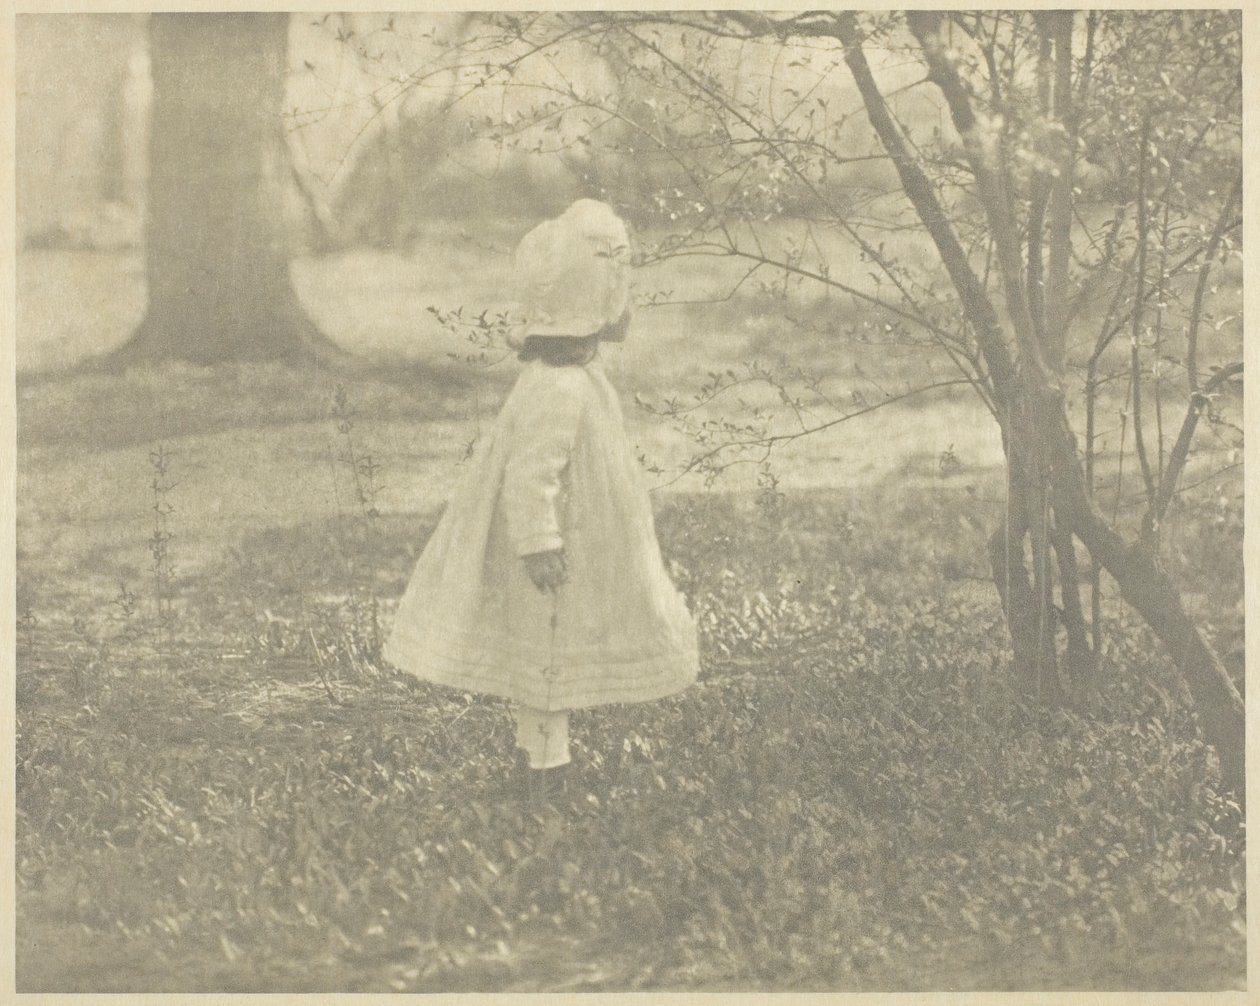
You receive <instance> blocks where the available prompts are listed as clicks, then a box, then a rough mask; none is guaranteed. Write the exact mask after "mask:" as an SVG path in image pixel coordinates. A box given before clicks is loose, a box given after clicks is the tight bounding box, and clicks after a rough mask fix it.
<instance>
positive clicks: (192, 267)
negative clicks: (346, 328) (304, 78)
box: [113, 13, 338, 365]
mask: <svg viewBox="0 0 1260 1006" xmlns="http://www.w3.org/2000/svg"><path fill="white" fill-rule="evenodd" d="M150 48H151V60H152V72H153V112H152V116H153V118H152V128H151V136H150V151H149V164H150V178H149V198H148V219H147V226H146V241H147V247H146V266H147V277H148V286H149V307H148V312H147V314H146V316H145V319H144V321H143V322H142V323H141V325H140V327H139V329H138V330H137V331H136V332H135V334H134V335H133V336H132V338H131V339H130V341H129V342H127V343H126V344H125V345H124V346H123V347H122V348H121V349H120V350H119V351H118V352H117V353H116V354H115V357H114V359H113V362H114V363H116V364H122V365H126V364H129V363H131V362H135V361H149V360H157V359H164V358H178V359H184V360H191V361H194V362H198V363H214V362H218V361H222V360H236V359H287V360H295V359H300V358H307V359H311V358H315V359H320V360H325V359H329V358H331V357H335V356H337V355H338V352H337V350H336V349H335V348H334V347H333V346H332V344H331V343H329V342H328V341H327V340H325V339H324V338H323V337H322V336H321V335H320V334H319V332H318V331H317V330H316V328H315V326H314V325H313V324H312V323H311V321H310V320H309V319H308V318H307V316H306V314H305V312H304V311H303V310H302V307H301V305H299V303H298V301H297V298H296V296H295V294H294V292H293V287H292V285H291V283H290V278H289V249H288V241H287V235H286V232H285V227H284V221H283V219H282V201H281V185H282V184H283V180H284V176H285V173H286V171H287V163H286V161H285V159H284V156H283V155H284V151H283V147H282V144H283V142H284V137H283V133H282V131H281V130H282V125H281V103H282V100H283V95H284V82H285V74H286V69H287V51H288V15H287V14H270V13H268V14H154V15H152V18H151V21H150Z"/></svg>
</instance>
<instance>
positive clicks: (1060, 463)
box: [836, 12, 1246, 801]
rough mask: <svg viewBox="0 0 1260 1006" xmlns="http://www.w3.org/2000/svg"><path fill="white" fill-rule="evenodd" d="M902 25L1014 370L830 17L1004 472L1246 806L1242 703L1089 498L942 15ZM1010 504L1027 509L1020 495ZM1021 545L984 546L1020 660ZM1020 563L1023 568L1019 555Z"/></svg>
mask: <svg viewBox="0 0 1260 1006" xmlns="http://www.w3.org/2000/svg"><path fill="white" fill-rule="evenodd" d="M907 20H908V22H909V25H910V28H911V31H912V32H913V33H914V34H915V35H916V37H917V38H918V39H919V41H920V42H921V44H922V47H923V53H924V57H925V59H926V60H927V63H928V67H929V71H930V74H929V75H930V79H932V80H933V81H934V82H935V83H937V84H938V86H940V88H941V90H942V93H943V94H944V95H945V98H946V100H947V102H948V103H949V107H950V112H951V115H952V117H953V119H954V124H955V127H956V128H957V129H958V132H959V134H960V135H961V136H962V137H963V139H964V143H965V144H967V152H968V156H969V158H972V159H974V163H973V167H974V168H975V174H976V180H977V190H978V191H977V195H978V198H979V199H980V201H981V202H982V203H983V204H984V207H985V211H986V214H987V215H988V220H989V226H990V230H991V232H992V233H993V238H994V242H995V245H996V247H997V249H998V258H999V265H1000V268H1001V270H1002V273H1003V280H1004V289H1005V292H1006V294H1007V304H1006V306H1007V310H1008V312H1009V314H1010V316H1011V328H1012V330H1013V334H1014V337H1015V343H1016V345H1017V346H1018V348H1019V351H1020V360H1019V363H1020V366H1019V367H1018V369H1017V368H1016V367H1015V366H1014V365H1013V362H1014V361H1013V360H1012V358H1011V353H1010V347H1009V343H1008V342H1007V333H1006V331H1005V330H1004V328H1003V326H1002V325H1001V323H1000V321H999V320H998V318H997V314H996V311H995V309H994V307H993V303H992V301H991V299H990V298H989V296H988V294H987V292H986V291H985V290H984V289H983V287H982V285H981V284H980V283H979V281H978V279H977V277H976V276H975V273H974V272H973V271H972V269H971V267H970V263H969V262H968V260H967V256H966V252H965V251H964V250H963V249H962V247H961V245H960V244H959V243H958V240H957V237H956V235H955V234H954V229H953V226H952V225H951V223H950V221H949V219H948V217H947V215H946V213H945V211H944V208H943V207H942V206H941V204H940V202H939V200H938V199H937V198H936V194H935V192H934V190H933V188H932V185H931V182H930V180H929V179H928V178H927V176H926V175H925V173H924V172H923V170H922V168H921V167H920V166H919V164H918V162H917V160H916V159H915V156H914V154H913V153H912V152H911V151H910V149H909V147H908V145H907V144H906V143H905V141H904V140H903V138H902V136H901V134H900V131H899V130H898V128H897V126H896V123H895V121H894V120H893V118H892V116H891V114H890V113H889V111H888V108H887V105H886V102H885V100H884V97H883V95H882V94H881V93H880V91H879V89H878V87H877V86H876V84H875V81H874V78H873V75H872V74H871V71H870V67H869V65H868V64H867V61H866V58H865V54H864V52H863V49H862V37H861V32H860V31H859V29H858V27H857V19H856V17H855V16H854V15H853V14H852V13H848V12H845V13H841V14H839V15H837V18H836V34H837V36H838V37H839V38H840V40H841V42H842V43H843V45H844V47H845V61H846V63H847V64H848V66H849V69H850V71H851V72H852V74H853V79H854V82H855V84H856V85H857V88H858V91H859V93H860V94H861V96H862V99H863V103H864V105H865V106H866V111H867V114H868V116H869V118H870V121H871V124H872V126H873V127H874V129H875V131H876V133H877V135H878V136H879V139H880V141H881V143H882V145H883V146H884V149H885V150H886V151H887V152H888V154H889V156H890V157H891V159H892V162H893V165H894V167H895V168H896V169H897V172H898V175H899V176H900V178H901V182H902V185H903V188H904V189H905V192H906V195H907V196H908V198H909V199H910V201H911V203H912V204H913V205H914V207H915V210H916V212H917V214H918V216H919V219H920V220H921V221H922V222H923V224H924V226H925V228H926V229H927V232H928V234H929V236H930V237H931V238H932V240H933V242H934V243H935V245H936V247H937V250H938V251H939V252H940V254H941V258H942V262H943V264H944V265H945V268H946V269H947V271H948V272H949V275H950V278H951V280H952V281H953V283H954V286H955V287H956V288H957V290H958V293H959V298H960V301H961V303H962V307H963V310H964V311H965V312H966V314H967V317H968V319H969V321H970V322H971V326H972V330H973V331H974V333H975V336H976V339H977V342H978V344H979V347H980V350H981V353H982V354H983V355H984V357H985V360H986V362H988V364H989V378H990V380H991V381H992V383H993V399H994V401H995V403H997V405H998V407H999V417H1000V421H1001V422H1002V432H1003V438H1004V442H1005V444H1006V448H1007V459H1008V462H1007V463H1008V467H1009V468H1010V471H1011V472H1012V473H1014V474H1012V476H1011V478H1012V483H1013V484H1014V485H1019V481H1018V474H1017V473H1019V472H1020V470H1021V469H1022V468H1023V463H1022V462H1021V457H1020V456H1021V455H1022V454H1023V452H1028V457H1029V458H1030V464H1031V466H1032V468H1033V470H1036V471H1039V472H1043V473H1044V477H1045V478H1046V479H1047V481H1048V484H1049V487H1050V489H1049V491H1050V498H1049V502H1050V504H1051V507H1052V509H1053V513H1054V516H1055V520H1056V523H1057V527H1058V528H1059V531H1060V533H1063V534H1068V535H1075V536H1076V537H1077V538H1079V539H1080V541H1081V542H1082V544H1084V545H1085V547H1086V548H1087V549H1088V550H1089V553H1090V556H1091V559H1092V560H1093V562H1094V563H1095V564H1096V565H1099V566H1101V567H1102V568H1104V569H1106V570H1107V572H1108V574H1109V575H1110V576H1111V577H1112V578H1113V579H1114V580H1115V581H1116V584H1117V585H1118V586H1119V588H1120V592H1121V595H1122V596H1123V597H1124V599H1125V600H1126V601H1127V602H1128V603H1129V604H1130V605H1131V606H1132V607H1133V608H1134V609H1135V610H1136V611H1137V612H1138V614H1139V615H1140V616H1141V617H1142V618H1143V619H1144V620H1145V621H1146V623H1147V624H1148V625H1149V626H1150V627H1151V629H1152V630H1153V631H1154V632H1155V634H1156V635H1157V636H1158V637H1159V639H1160V640H1161V642H1162V643H1163V644H1164V646H1165V648H1166V649H1167V651H1168V652H1169V654H1170V655H1171V656H1172V659H1173V660H1174V661H1175V662H1176V664H1177V666H1178V667H1179V669H1180V670H1181V672H1182V675H1183V676H1184V679H1185V681H1186V683H1187V685H1188V686H1189V689H1190V692H1191V694H1192V696H1193V699H1194V704H1195V709H1196V711H1197V713H1198V717H1199V723H1200V727H1201V729H1202V731H1203V735H1204V737H1205V739H1206V740H1207V741H1208V743H1210V744H1211V745H1212V746H1213V747H1214V748H1215V749H1216V752H1217V755H1218V757H1219V758H1220V762H1221V771H1222V778H1223V781H1224V782H1225V784H1226V785H1227V786H1229V787H1230V788H1231V789H1232V790H1233V792H1234V794H1235V795H1236V797H1237V798H1238V799H1239V800H1240V801H1242V800H1243V799H1245V795H1246V789H1245V785H1244V781H1245V780H1244V775H1245V738H1246V719H1245V709H1244V704H1243V699H1242V696H1241V694H1240V693H1239V690H1238V688H1237V686H1235V684H1234V682H1233V680H1232V679H1231V678H1230V676H1229V673H1228V672H1227V671H1226V669H1225V667H1224V666H1223V665H1222V663H1221V661H1220V659H1219V658H1218V657H1217V656H1216V654H1215V653H1214V652H1213V650H1212V648H1211V646H1209V645H1208V643H1207V641H1206V640H1205V639H1204V638H1203V635H1202V634H1201V633H1200V632H1199V630H1198V627H1197V626H1196V624H1195V623H1194V621H1193V619H1192V618H1191V617H1190V616H1189V614H1188V613H1187V612H1186V610H1185V606H1184V605H1183V603H1182V600H1181V596H1180V593H1179V591H1178V589H1177V585H1176V582H1175V581H1174V580H1173V578H1172V577H1171V576H1169V575H1168V573H1167V572H1166V571H1165V570H1164V569H1163V568H1162V567H1161V566H1160V564H1159V562H1158V558H1157V556H1155V555H1154V554H1153V553H1152V552H1151V551H1150V550H1148V549H1146V548H1144V547H1143V545H1142V543H1141V542H1140V541H1139V542H1130V541H1128V540H1126V539H1125V538H1124V536H1122V535H1121V534H1120V533H1119V532H1118V531H1117V530H1116V529H1115V528H1114V527H1113V526H1112V525H1111V524H1109V523H1108V522H1107V520H1106V518H1105V517H1104V516H1103V515H1102V513H1101V512H1100V511H1099V510H1098V508H1097V506H1096V505H1095V503H1094V500H1093V499H1092V498H1091V496H1090V493H1089V491H1088V489H1087V484H1086V479H1085V474H1084V471H1083V468H1082V464H1081V460H1080V458H1079V457H1078V454H1077V450H1076V437H1075V434H1074V433H1073V432H1072V428H1071V424H1070V422H1069V420H1068V415H1067V404H1066V396H1065V393H1064V389H1063V387H1062V385H1061V383H1060V382H1059V380H1058V375H1057V374H1056V372H1055V368H1053V367H1052V366H1048V365H1047V361H1046V359H1045V356H1044V354H1043V353H1042V351H1041V346H1040V345H1039V343H1038V342H1037V340H1036V338H1035V332H1034V331H1033V325H1032V323H1031V317H1030V315H1029V313H1028V307H1027V299H1026V297H1025V291H1024V290H1023V289H1022V288H1021V284H1020V276H1019V255H1018V248H1017V245H1016V242H1017V240H1018V228H1017V227H1016V226H1015V224H1014V221H1013V220H1012V219H1011V217H1010V213H1009V207H1008V205H1007V202H1006V192H1005V190H1004V187H1003V183H1002V180H1001V179H1000V178H999V177H997V176H996V175H995V174H994V171H993V170H992V168H991V167H990V166H989V165H988V164H987V162H986V161H985V159H984V158H985V154H984V151H983V149H982V145H981V144H980V143H979V142H978V139H976V138H975V137H973V136H972V132H973V129H974V126H975V117H974V113H973V112H972V109H971V106H970V97H969V95H968V93H967V90H966V88H965V87H964V86H963V85H962V83H961V81H960V80H959V78H958V75H957V70H956V68H955V67H954V66H953V65H952V64H951V62H950V59H949V57H948V55H947V53H946V51H945V48H944V45H943V43H942V41H941V39H940V37H939V30H940V27H941V24H942V21H941V15H940V13H939V12H910V13H909V14H908V15H907ZM969 138H970V139H969ZM1051 271H1052V272H1053V273H1057V275H1056V278H1055V286H1056V287H1058V286H1059V284H1060V282H1061V281H1062V279H1063V276H1062V271H1061V266H1060V264H1059V263H1058V262H1056V264H1055V266H1054V267H1052V270H1051ZM1016 499H1017V498H1016ZM1017 501H1018V502H1020V503H1023V504H1025V505H1026V504H1027V503H1028V500H1027V497H1025V498H1024V499H1023V500H1018V499H1017ZM1013 519H1014V520H1015V523H1016V525H1017V526H1018V524H1019V515H1018V514H1016V515H1013ZM1018 540H1019V539H1018V538H1017V537H1016V536H1015V535H1014V534H1013V533H1008V532H1007V530H1006V528H1005V527H1004V528H1003V529H1001V530H1000V531H999V532H998V534H997V535H995V536H994V539H993V541H992V542H991V543H990V544H991V558H992V559H993V565H994V572H995V579H997V580H998V581H999V584H998V586H999V591H1005V595H1004V597H1003V604H1004V607H1005V608H1006V610H1007V614H1008V624H1009V625H1010V628H1011V634H1012V638H1013V640H1014V644H1015V647H1016V650H1017V653H1018V652H1019V651H1020V650H1021V649H1022V650H1025V651H1026V650H1027V647H1028V632H1029V628H1028V625H1029V619H1028V616H1027V612H1028V611H1029V610H1035V609H1036V607H1037V605H1036V600H1035V592H1034V590H1033V588H1032V586H1031V585H1030V584H1029V583H1028V580H1027V574H1026V571H1025V574H1024V576H1023V577H1022V578H1021V577H1020V575H1019V567H1018V566H1017V565H1016V564H1015V561H1014V560H1015V555H1016V553H1015V542H1016V541H1018ZM1019 557H1020V565H1022V546H1021V549H1020V553H1019ZM1025 590H1026V591H1027V592H1026V593H1024V592H1025ZM1012 615H1013V616H1014V617H1011V616H1012Z"/></svg>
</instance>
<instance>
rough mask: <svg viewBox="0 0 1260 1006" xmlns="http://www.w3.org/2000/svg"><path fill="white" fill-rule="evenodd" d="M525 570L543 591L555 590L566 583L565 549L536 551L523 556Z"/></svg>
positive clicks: (535, 584)
mask: <svg viewBox="0 0 1260 1006" xmlns="http://www.w3.org/2000/svg"><path fill="white" fill-rule="evenodd" d="M522 559H523V561H524V563H525V572H526V573H527V574H528V575H529V578H530V579H531V580H532V581H533V582H534V586H535V587H537V588H538V589H539V590H542V591H549V592H554V591H555V590H556V589H557V588H558V587H559V586H560V584H562V583H564V581H565V579H566V578H567V574H566V571H565V568H564V550H563V549H559V548H558V549H556V550H554V551H552V552H534V553H533V554H532V555H527V556H523V557H522Z"/></svg>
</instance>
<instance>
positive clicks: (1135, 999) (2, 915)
mask: <svg viewBox="0 0 1260 1006" xmlns="http://www.w3.org/2000/svg"><path fill="white" fill-rule="evenodd" d="M580 6H581V5H575V4H557V3H551V2H545V0H544V2H527V0H526V2H522V0H506V2H498V3H484V2H476V0H474V2H471V3H463V4H459V3H433V4H398V3H373V2H370V0H367V2H365V0H305V2H302V3H299V4H292V3H289V4H285V3H258V2H249V0H236V2H234V3H217V4H216V3H206V2H193V0H185V2H183V3H169V2H157V0H155V2H152V3H142V2H134V0H104V2H101V3H86V2H84V0H40V2H32V0H0V128H2V129H3V135H4V137H5V140H6V141H7V142H5V143H4V144H3V146H0V149H7V150H8V151H10V154H7V155H4V156H3V157H0V165H2V168H3V172H2V174H0V191H2V192H3V199H2V201H0V274H2V275H3V276H4V279H5V286H4V293H3V295H2V296H0V387H3V395H2V396H0V427H2V428H3V437H2V439H0V533H2V537H0V572H2V574H3V575H2V577H0V655H2V657H3V662H2V663H0V691H2V692H3V699H2V700H0V702H2V704H0V712H2V715H0V740H2V741H3V745H2V746H3V757H4V766H3V768H2V769H0V845H2V846H3V851H2V854H0V1003H7V1002H11V1001H12V1002H21V1003H30V1004H32V1006H35V1004H44V1003H49V1004H53V1003H57V1004H60V1003H67V1004H69V1003H77V1002H106V1001H112V1002H117V1003H119V1004H120V1006H121V1004H123V1003H131V1002H134V1001H140V1002H142V1003H151V1002H162V1003H168V1002H169V1003H195V1004H199V1006H209V1004H213V1006H230V1004H237V1003H241V1004H244V1003H255V1002H260V1003H261V1002H265V1003H267V1004H268V1006H272V1004H275V1006H281V1004H287V1003H289V1002H294V1003H313V1002H319V1003H323V1002H335V1003H360V1002H362V1003H377V1002H380V1001H382V1000H393V999H397V1000H416V1001H422V1002H425V1003H429V1002H458V1003H495V1002H506V1003H521V1004H526V1003H539V1004H543V1003H552V1002H554V1001H556V1000H574V1001H578V1002H581V1003H583V1004H595V1003H604V1002H606V1001H610V1000H611V1001H615V1002H616V1003H618V1004H627V1006H629V1004H638V1003H652V1002H667V1003H671V1004H673V1003H677V1004H690V1003H711V1004H718V1003H721V1004H722V1006H728V1004H729V1006H736V1004H744V1003H754V1002H755V1003H762V1002H774V1003H788V1002H796V1001H798V1000H799V1001H801V1002H809V1003H815V1002H816V1003H824V1002H859V1003H897V1004H907V1006H908V1004H915V1006H918V1004H924V1006H929V1004H930V1006H936V1004H941V1006H947V1004H948V1006H962V1004H964V1003H965V1004H972V1003H974V1004H977V1006H991V1004H998V1003H1000V1004H1007V1003H1013V1004H1026V1006H1061V1004H1090V1006H1093V1004H1097V1006H1104V1004H1105V1006H1111V1004H1115V1006H1128V1004H1132V1003H1141V1004H1143V1006H1165V1004H1168V1006H1172V1004H1190V1003H1204V1004H1208V1003H1211V1004H1229V1003H1241V1002H1245V1001H1250V996H1248V995H1247V994H1246V993H1228V992H1213V993H1136V992H1135V993H1112V992H1088V993H1067V992H1035V993H949V992H931V993H899V994H874V993H872V994H857V993H847V994H818V995H813V994H811V995H792V994H753V993H748V994H732V993H716V994H693V993H673V994H655V993H645V994H640V993H622V994H603V993H586V994H582V995H572V996H569V995H565V996H553V995H484V994H471V995H458V996H457V995H429V996H422V997H411V996H386V995H371V996H368V995H305V996H300V995H297V996H290V995H143V996H135V995H23V996H18V995H16V994H15V993H14V946H15V940H14V936H15V932H14V908H13V900H14V899H13V896H12V895H13V877H14V816H13V806H14V764H15V750H14V706H13V702H14V647H15V640H14V626H15V623H16V607H15V604H16V600H15V569H14V560H15V551H16V550H15V515H16V499H15V492H16V470H15V458H16V417H15V401H16V394H15V366H16V338H15V299H16V275H15V274H16V261H15V260H16V241H15V238H16V221H15V207H14V198H15V182H14V158H13V156H12V153H11V152H12V151H13V149H14V104H15V78H14V43H15V39H14V15H15V13H48V14H54V13H76V12H93V13H103V12H110V11H113V12H126V11H141V12H143V11H150V10H188V11H198V10H200V11H213V10H248V11H253V10H293V9H300V10H302V11H311V10H318V11H323V10H365V11H379V10H434V11H436V10H460V9H481V10H484V9H488V8H490V7H494V8H500V9H506V8H515V9H527V10H538V9H564V8H569V9H573V8H575V7H580ZM593 6H598V7H600V8H602V9H617V8H622V9H646V8H653V7H655V8H664V9H672V10H680V9H688V8H690V9H705V8H734V7H741V8H748V7H758V6H761V7H765V8H774V9H783V8H790V7H793V6H797V5H796V4H790V3H783V4H778V3H773V4H749V3H738V2H718V3H714V2H708V3H705V2H695V0H673V2H665V3H662V2H652V0H637V2H617V3H605V4H599V5H593ZM799 6H802V7H803V6H806V5H804V4H800V5H799ZM901 6H912V7H917V8H967V9H971V8H977V9H978V8H984V7H990V6H999V5H991V4H968V3H960V2H957V0H955V2H941V0H915V2H913V3H910V4H895V3H890V2H888V0H873V2H867V3H863V4H862V5H861V7H862V8H863V9H877V8H890V7H901ZM1000 6H1002V7H1005V8H1016V7H1018V8H1035V7H1073V8H1077V9H1088V8H1090V7H1106V8H1112V9H1129V10H1153V9H1168V8H1239V7H1241V8H1242V10H1243V36H1244V46H1243V67H1244V78H1245V81H1244V83H1245V86H1244V114H1243V120H1244V162H1245V166H1244V204H1243V205H1244V207H1245V209H1244V217H1245V221H1244V246H1245V247H1246V248H1249V249H1260V233H1258V230H1260V175H1258V174H1257V171H1258V169H1260V135H1257V110H1260V37H1257V34H1256V33H1257V32H1260V2H1258V0H1243V2H1241V3H1240V2H1222V3H1211V2H1203V0H1184V2H1181V3H1151V2H1146V3H1143V2H1140V0H1110V2H1106V0H1100V2H1098V3H1094V4H1081V3H1068V2H1062V3H1053V2H1051V3H1046V2H1028V0H1013V2H1010V3H1005V4H1001V5H1000ZM1255 273H1256V270H1255V268H1254V267H1253V266H1251V265H1250V264H1248V265H1247V266H1246V268H1245V270H1244V275H1245V287H1244V305H1245V310H1246V317H1247V319H1249V320H1252V319H1260V284H1257V282H1256V276H1255ZM1244 359H1245V363H1246V367H1247V369H1248V370H1249V371H1250V372H1251V374H1252V375H1256V374H1257V373H1260V336H1254V337H1247V338H1245V339H1244ZM1244 383H1245V388H1246V390H1245V405H1244V427H1245V428H1246V429H1248V430H1254V429H1260V426H1258V423H1260V387H1258V386H1257V383H1256V381H1255V380H1254V377H1253V380H1250V381H1246V382H1244ZM1257 450H1260V443H1258V442H1257V439H1256V438H1255V437H1249V438H1248V439H1247V443H1246V448H1245V452H1244V458H1245V472H1246V475H1245V483H1244V484H1245V487H1246V493H1247V495H1246V504H1245V515H1246V526H1247V534H1246V544H1245V563H1246V583H1247V598H1246V614H1247V621H1248V622H1249V623H1251V624H1253V625H1254V624H1257V623H1255V621H1254V619H1253V617H1252V616H1254V614H1255V611H1256V603H1257V584H1260V540H1257V534H1256V533H1253V529H1255V528H1257V527H1260V498H1258V494H1257V491H1256V489H1257V480H1258V475H1257V473H1258V472H1260V466H1258V465H1257V460H1258V459H1257V457H1256V453H1257ZM1246 647H1247V650H1246V652H1247V691H1248V693H1249V694H1250V695H1253V696H1254V695H1257V694H1258V693H1257V691H1256V688H1257V682H1256V680H1255V675H1256V668H1257V666H1258V663H1260V638H1257V633H1256V632H1254V631H1253V632H1249V633H1248V635H1247V643H1246ZM1250 707H1251V703H1249V704H1248V710H1249V711H1248V717H1247V720H1248V724H1247V727H1248V729H1247V751H1248V759H1247V779H1248V785H1247V792H1248V801H1247V803H1248V806H1249V807H1251V808H1254V807H1255V806H1256V801H1257V798H1258V797H1260V779H1258V778H1257V773H1256V771H1255V759H1256V757H1257V751H1258V749H1260V743H1258V734H1257V723H1256V717H1255V716H1254V715H1253V714H1252V711H1251V708H1250ZM1253 817H1254V815H1252V814H1251V813H1250V812H1249V813H1248V823H1249V824H1250V823H1251V821H1252V820H1253ZM1247 886H1248V888H1249V889H1250V890H1251V891H1252V892H1253V893H1254V892H1257V891H1260V867H1258V864H1257V856H1256V854H1255V851H1254V850H1253V851H1252V853H1251V854H1250V855H1249V857H1248V863H1247ZM1254 918H1255V916H1254V913H1251V912H1249V913H1248V929H1247V934H1248V938H1247V949H1248V953H1247V962H1248V974H1249V975H1251V976H1253V979H1254V976H1257V975H1260V968H1258V967H1257V965H1258V963H1260V934H1257V933H1256V925H1255V924H1254ZM1253 984H1254V981H1253Z"/></svg>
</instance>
